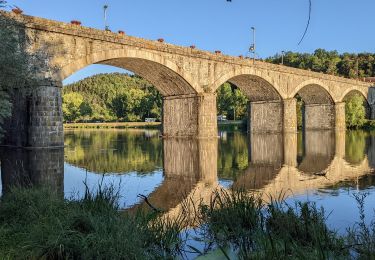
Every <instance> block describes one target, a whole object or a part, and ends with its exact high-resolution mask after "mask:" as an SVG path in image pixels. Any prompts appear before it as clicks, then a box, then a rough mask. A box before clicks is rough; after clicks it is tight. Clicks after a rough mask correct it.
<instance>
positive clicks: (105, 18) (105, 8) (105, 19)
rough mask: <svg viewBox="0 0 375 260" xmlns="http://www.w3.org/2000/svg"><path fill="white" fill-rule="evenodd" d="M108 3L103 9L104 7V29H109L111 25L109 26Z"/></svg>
mask: <svg viewBox="0 0 375 260" xmlns="http://www.w3.org/2000/svg"><path fill="white" fill-rule="evenodd" d="M108 7H109V6H108V5H107V4H105V5H104V6H103V9H104V30H106V31H108V30H109V27H108V25H107V9H108Z"/></svg>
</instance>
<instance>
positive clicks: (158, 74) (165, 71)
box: [56, 48, 203, 96]
mask: <svg viewBox="0 0 375 260" xmlns="http://www.w3.org/2000/svg"><path fill="white" fill-rule="evenodd" d="M92 64H105V65H111V66H115V67H120V68H123V69H126V70H130V71H132V72H134V73H136V74H138V75H140V76H142V77H143V78H145V79H147V80H148V81H150V83H151V84H153V85H154V86H155V87H156V88H157V89H158V90H159V91H160V93H161V94H162V95H163V96H172V95H186V94H195V93H201V92H203V90H202V88H201V87H200V86H199V85H198V84H196V83H195V82H194V80H193V79H192V77H191V76H190V75H189V74H188V73H187V72H185V71H184V70H183V69H181V68H180V67H178V66H177V65H176V64H175V63H174V62H172V61H170V60H169V59H168V58H166V57H163V56H162V55H160V54H156V53H154V52H151V51H147V50H139V49H123V48H121V49H113V50H105V51H100V52H96V53H92V54H89V55H87V56H85V57H81V58H78V59H76V60H73V61H72V62H70V63H69V64H67V65H65V66H64V67H62V68H61V69H60V70H59V71H58V72H57V75H56V77H57V78H58V79H59V80H63V79H65V78H67V77H69V76H70V75H72V74H74V73H75V72H77V71H78V70H80V69H83V68H85V67H87V66H89V65H92Z"/></svg>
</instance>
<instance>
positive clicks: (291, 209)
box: [200, 191, 349, 259]
mask: <svg viewBox="0 0 375 260" xmlns="http://www.w3.org/2000/svg"><path fill="white" fill-rule="evenodd" d="M200 213H201V220H202V222H201V224H202V226H203V228H202V230H203V237H204V240H206V241H210V242H211V243H212V244H215V245H216V246H217V247H218V248H220V249H221V250H222V251H223V252H224V251H225V250H224V249H225V248H231V249H232V250H234V251H235V252H236V253H237V254H238V256H239V257H240V259H280V258H281V259H333V258H335V259H338V258H340V257H347V256H348V255H349V251H348V250H347V249H345V246H344V239H343V238H340V237H339V236H337V234H336V233H335V232H334V231H332V230H330V229H329V228H328V227H327V225H326V224H325V220H326V219H325V212H324V210H323V209H317V208H316V207H315V205H314V204H313V203H301V202H299V203H296V205H295V206H291V205H289V204H287V203H285V202H279V201H276V200H271V203H270V204H268V205H264V203H263V201H262V200H261V199H260V198H258V197H256V196H252V195H248V194H247V193H245V192H242V191H237V192H233V191H232V192H230V193H229V192H223V191H222V192H217V193H216V194H215V195H214V198H213V199H212V203H211V205H209V206H204V205H202V206H201V207H200Z"/></svg>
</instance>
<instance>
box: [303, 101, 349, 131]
mask: <svg viewBox="0 0 375 260" xmlns="http://www.w3.org/2000/svg"><path fill="white" fill-rule="evenodd" d="M304 110H305V113H304V127H305V129H306V130H328V129H333V128H334V127H335V106H334V105H331V104H310V105H305V107H304ZM344 112H345V110H344Z"/></svg>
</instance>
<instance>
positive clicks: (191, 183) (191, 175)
mask: <svg viewBox="0 0 375 260" xmlns="http://www.w3.org/2000/svg"><path fill="white" fill-rule="evenodd" d="M217 145H218V142H217V139H175V138H173V139H164V140H163V164H164V181H163V183H162V184H161V185H160V186H159V187H158V188H156V190H155V191H154V192H152V193H151V194H150V195H149V196H148V201H149V202H150V203H151V204H152V205H153V206H154V207H156V208H158V209H162V210H163V211H165V212H167V211H171V210H172V212H173V209H175V210H178V209H177V208H179V207H181V202H182V201H183V200H184V199H186V198H187V197H189V198H190V200H191V199H194V198H196V199H198V198H201V196H202V195H203V194H205V192H206V191H209V192H208V193H209V194H210V192H211V191H212V187H214V186H217V183H218V179H217V151H218V146H217ZM194 200H195V199H194ZM139 208H143V209H148V208H149V206H148V205H147V204H146V203H145V202H143V203H142V204H139V205H137V206H135V207H133V208H132V209H131V210H136V209H139ZM170 214H172V213H171V212H170Z"/></svg>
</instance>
